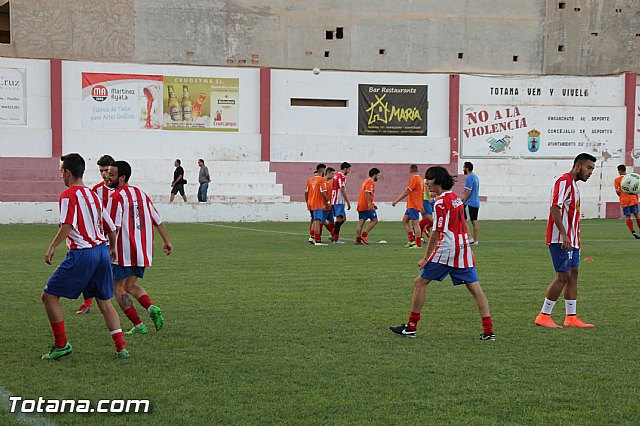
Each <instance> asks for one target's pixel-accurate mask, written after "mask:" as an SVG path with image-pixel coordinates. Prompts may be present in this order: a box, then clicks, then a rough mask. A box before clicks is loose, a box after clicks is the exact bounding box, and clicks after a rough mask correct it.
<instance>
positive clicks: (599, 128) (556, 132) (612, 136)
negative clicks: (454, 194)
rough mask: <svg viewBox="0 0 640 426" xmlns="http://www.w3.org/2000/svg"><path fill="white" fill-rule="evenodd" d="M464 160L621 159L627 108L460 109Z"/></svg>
mask: <svg viewBox="0 0 640 426" xmlns="http://www.w3.org/2000/svg"><path fill="white" fill-rule="evenodd" d="M460 118H461V126H460V127H461V139H460V140H461V153H460V155H461V157H463V158H558V159H561V158H574V157H575V156H576V155H577V154H579V153H580V152H590V153H593V154H594V155H595V156H600V155H601V154H602V153H603V152H605V151H606V152H608V153H609V154H610V155H611V156H612V157H620V156H622V153H624V146H625V128H626V127H625V119H626V108H625V107H571V106H535V105H461V117H460Z"/></svg>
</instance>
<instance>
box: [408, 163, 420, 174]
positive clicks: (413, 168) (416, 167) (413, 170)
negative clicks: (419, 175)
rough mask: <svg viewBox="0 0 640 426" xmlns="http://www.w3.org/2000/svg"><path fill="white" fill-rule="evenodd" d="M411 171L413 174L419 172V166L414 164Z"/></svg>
mask: <svg viewBox="0 0 640 426" xmlns="http://www.w3.org/2000/svg"><path fill="white" fill-rule="evenodd" d="M409 170H411V172H412V173H415V172H417V171H418V166H417V165H416V164H412V165H411V166H409Z"/></svg>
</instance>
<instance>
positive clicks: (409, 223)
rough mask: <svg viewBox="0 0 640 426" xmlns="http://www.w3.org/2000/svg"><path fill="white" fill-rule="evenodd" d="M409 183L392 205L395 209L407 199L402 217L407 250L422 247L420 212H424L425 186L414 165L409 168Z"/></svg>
mask: <svg viewBox="0 0 640 426" xmlns="http://www.w3.org/2000/svg"><path fill="white" fill-rule="evenodd" d="M409 175H410V178H409V183H407V187H406V189H405V190H404V192H403V193H402V194H400V195H399V196H398V198H396V200H395V201H394V202H393V203H391V205H392V206H393V207H395V206H396V204H398V203H399V202H400V201H402V200H403V199H404V198H405V197H406V198H407V210H406V211H405V212H404V215H403V216H402V224H403V225H404V229H405V231H407V236H408V238H409V242H408V243H407V244H405V248H414V247H422V232H421V231H420V212H421V211H422V196H423V193H424V186H423V182H422V179H421V178H420V175H418V166H417V165H415V164H412V165H411V166H410V167H409Z"/></svg>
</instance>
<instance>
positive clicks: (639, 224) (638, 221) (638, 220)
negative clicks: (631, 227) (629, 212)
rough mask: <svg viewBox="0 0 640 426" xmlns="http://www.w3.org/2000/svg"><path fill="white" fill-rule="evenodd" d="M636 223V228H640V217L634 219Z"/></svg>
mask: <svg viewBox="0 0 640 426" xmlns="http://www.w3.org/2000/svg"><path fill="white" fill-rule="evenodd" d="M636 223H637V224H638V229H639V230H640V219H636Z"/></svg>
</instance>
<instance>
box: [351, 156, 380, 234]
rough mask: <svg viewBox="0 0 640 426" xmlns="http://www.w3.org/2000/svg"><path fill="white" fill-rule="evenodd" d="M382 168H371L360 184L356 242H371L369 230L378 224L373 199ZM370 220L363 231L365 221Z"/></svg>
mask: <svg viewBox="0 0 640 426" xmlns="http://www.w3.org/2000/svg"><path fill="white" fill-rule="evenodd" d="M379 174H380V170H379V169H377V168H376V167H374V168H372V169H371V170H369V177H368V178H367V179H365V180H364V182H362V185H360V195H359V197H358V224H357V225H356V244H369V240H368V239H367V238H368V236H369V232H371V230H372V229H373V228H374V227H375V226H376V225H377V224H378V215H377V214H376V209H377V208H378V207H376V205H375V204H373V199H374V198H375V193H376V182H377V181H378V175H379ZM367 220H370V222H369V223H368V224H367V227H366V228H365V230H364V232H362V227H363V226H364V223H365V222H366V221H367Z"/></svg>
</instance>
